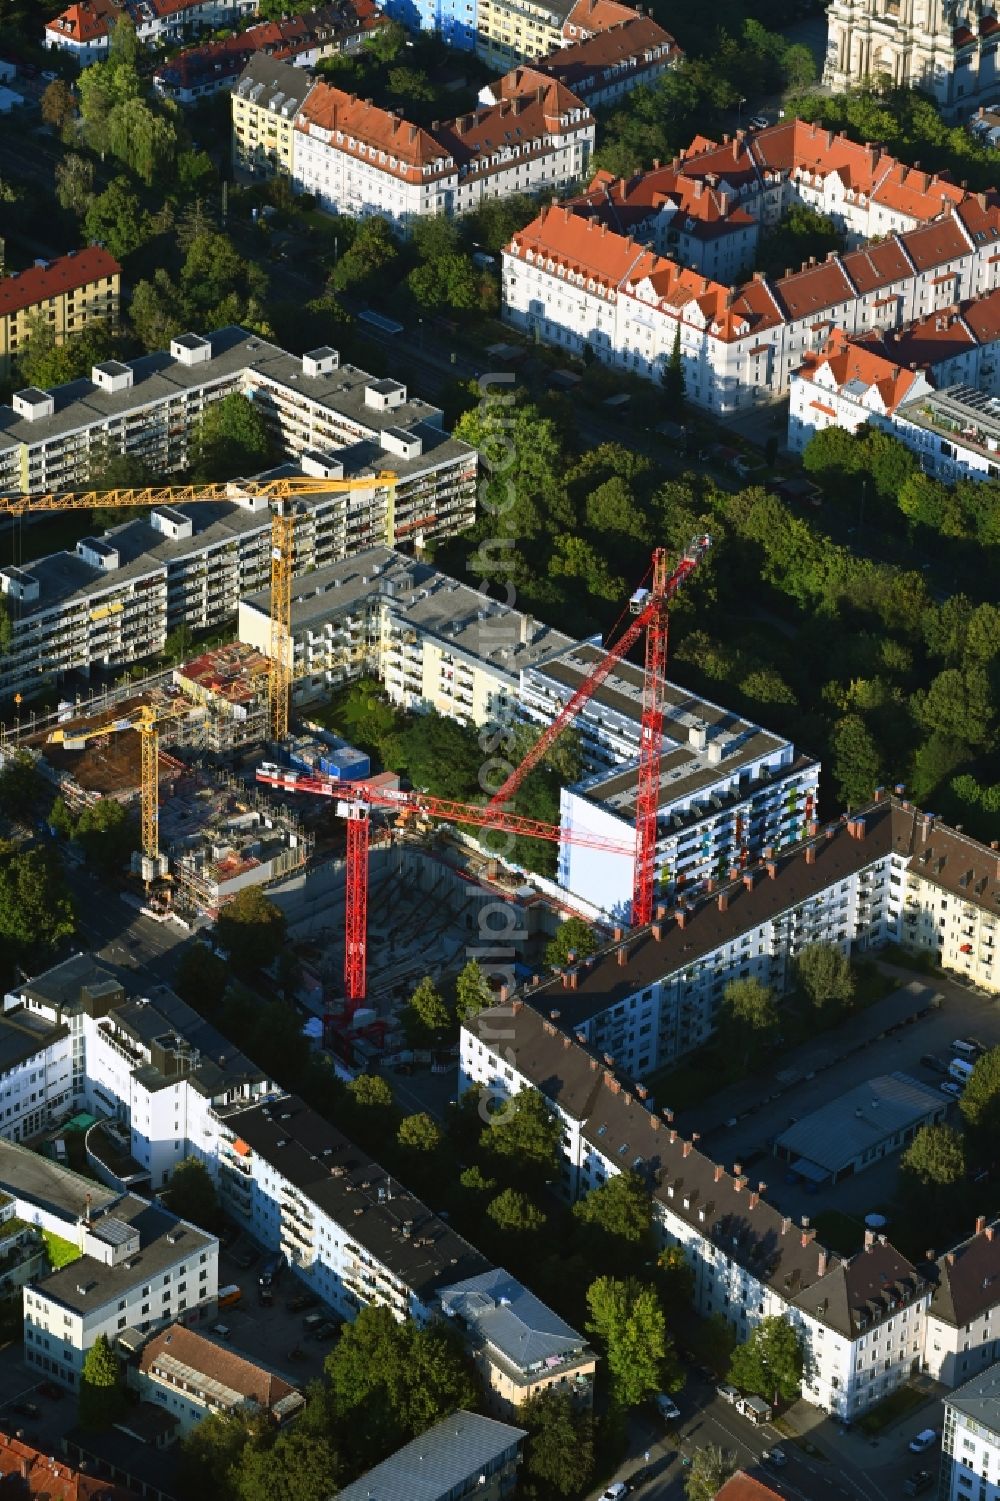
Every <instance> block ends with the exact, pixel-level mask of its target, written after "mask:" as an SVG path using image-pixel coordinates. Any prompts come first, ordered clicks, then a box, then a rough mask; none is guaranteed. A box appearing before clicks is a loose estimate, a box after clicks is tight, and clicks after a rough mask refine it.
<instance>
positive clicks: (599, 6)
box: [563, 0, 637, 37]
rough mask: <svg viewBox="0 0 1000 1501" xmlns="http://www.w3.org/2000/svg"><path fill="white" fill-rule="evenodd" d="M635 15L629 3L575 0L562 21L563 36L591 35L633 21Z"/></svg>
mask: <svg viewBox="0 0 1000 1501" xmlns="http://www.w3.org/2000/svg"><path fill="white" fill-rule="evenodd" d="M636 15H637V12H636V11H634V10H633V9H632V7H631V6H630V5H620V4H619V3H618V0H576V4H575V5H574V6H573V9H572V10H571V11H570V13H569V15H568V16H567V17H566V19H565V21H564V22H563V36H564V37H582V36H593V35H594V34H595V33H596V32H598V31H610V29H611V27H612V26H621V25H623V24H624V23H625V22H627V21H634V20H635V19H636Z"/></svg>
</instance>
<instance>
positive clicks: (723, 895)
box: [715, 891, 729, 912]
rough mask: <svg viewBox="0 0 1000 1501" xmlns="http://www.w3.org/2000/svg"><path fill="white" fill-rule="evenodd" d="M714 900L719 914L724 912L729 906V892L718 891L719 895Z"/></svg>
mask: <svg viewBox="0 0 1000 1501" xmlns="http://www.w3.org/2000/svg"><path fill="white" fill-rule="evenodd" d="M715 900H716V904H717V906H718V908H719V911H720V912H725V910H726V908H727V907H728V906H729V892H728V891H720V892H719V895H718V896H717V897H716V899H715Z"/></svg>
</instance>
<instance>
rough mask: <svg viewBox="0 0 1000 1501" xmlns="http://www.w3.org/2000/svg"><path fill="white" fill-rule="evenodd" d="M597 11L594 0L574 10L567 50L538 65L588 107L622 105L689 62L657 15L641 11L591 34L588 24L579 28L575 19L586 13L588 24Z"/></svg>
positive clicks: (565, 30) (561, 49)
mask: <svg viewBox="0 0 1000 1501" xmlns="http://www.w3.org/2000/svg"><path fill="white" fill-rule="evenodd" d="M596 9H597V5H594V6H592V5H591V4H590V0H583V3H582V4H581V5H577V6H576V7H574V10H573V11H572V12H571V13H570V16H569V18H568V20H567V22H566V24H565V26H564V27H563V36H564V40H563V44H562V46H561V47H557V48H556V50H555V51H554V52H550V53H549V54H548V56H547V57H540V58H538V59H537V60H536V61H535V64H534V66H535V67H536V68H537V69H538V71H539V72H540V73H547V74H548V75H549V76H550V77H551V78H556V79H558V81H559V82H560V83H561V84H564V85H565V87H566V88H568V89H571V90H572V92H573V93H574V94H575V95H576V97H577V98H578V99H582V100H583V101H584V102H585V103H586V104H589V105H592V106H596V105H602V104H617V103H619V102H620V101H621V100H622V99H624V98H625V96H626V94H630V93H631V92H632V90H633V89H637V88H640V87H643V88H646V87H649V85H651V84H653V83H655V82H656V80H657V79H658V78H660V77H662V75H663V74H664V73H666V71H667V69H668V68H673V67H676V65H677V63H678V62H679V61H680V59H681V58H682V57H683V55H684V54H683V52H682V51H681V49H680V47H678V45H677V43H676V42H675V41H674V38H673V37H672V36H671V35H670V33H669V32H668V31H664V29H663V27H662V26H660V25H659V24H658V23H657V22H656V21H654V20H653V18H652V16H643V15H639V14H638V13H636V12H630V13H629V14H628V15H627V16H626V18H624V19H622V20H620V21H617V22H615V24H613V25H611V26H609V27H607V28H606V29H603V30H598V31H594V32H591V33H590V34H589V35H588V34H587V33H586V27H585V25H584V24H581V25H580V26H577V25H576V23H575V22H574V20H573V17H574V16H576V15H578V13H582V14H581V21H583V20H584V19H585V16H586V13H588V12H591V11H594V10H596ZM621 9H625V7H621ZM570 30H573V31H574V32H576V34H577V36H578V37H579V39H578V40H575V41H574V40H566V36H567V33H568V32H569V31H570Z"/></svg>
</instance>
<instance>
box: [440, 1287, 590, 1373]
mask: <svg viewBox="0 0 1000 1501" xmlns="http://www.w3.org/2000/svg"><path fill="white" fill-rule="evenodd" d="M440 1297H441V1307H442V1310H443V1311H444V1313H445V1314H446V1315H447V1316H448V1317H449V1318H457V1319H460V1320H461V1321H462V1322H463V1323H464V1324H465V1325H466V1326H467V1328H469V1329H470V1330H471V1331H472V1332H473V1333H474V1334H476V1335H477V1336H479V1337H480V1338H481V1339H482V1340H484V1341H485V1342H486V1343H487V1344H489V1345H492V1346H493V1347H494V1348H495V1349H497V1350H498V1351H499V1352H500V1354H501V1355H503V1356H504V1357H505V1359H507V1360H508V1361H510V1362H511V1364H513V1365H514V1366H516V1367H517V1368H518V1369H520V1370H527V1369H528V1368H529V1367H531V1366H535V1365H537V1364H540V1363H542V1362H545V1361H549V1362H558V1361H560V1360H562V1359H563V1358H564V1357H565V1356H566V1355H567V1354H573V1353H575V1352H577V1351H581V1350H583V1348H584V1346H585V1344H586V1341H585V1339H584V1337H583V1335H582V1334H577V1332H576V1330H575V1329H572V1328H571V1327H570V1326H569V1324H567V1323H565V1322H564V1320H562V1319H561V1318H560V1317H559V1315H558V1314H556V1313H553V1311H552V1309H551V1308H549V1307H548V1306H547V1305H546V1304H545V1303H543V1302H542V1301H541V1299H540V1298H536V1297H535V1295H534V1293H533V1292H531V1291H530V1290H529V1289H528V1288H527V1287H525V1285H524V1283H523V1282H519V1281H518V1280H517V1278H516V1277H512V1276H511V1275H510V1273H509V1272H505V1271H504V1270H503V1268H502V1267H493V1268H491V1270H490V1271H488V1272H482V1273H481V1274H480V1275H479V1276H478V1277H468V1278H466V1280H465V1281H464V1282H456V1283H454V1284H453V1285H452V1286H451V1287H443V1288H442V1289H441V1294H440Z"/></svg>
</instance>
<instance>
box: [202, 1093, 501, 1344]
mask: <svg viewBox="0 0 1000 1501" xmlns="http://www.w3.org/2000/svg"><path fill="white" fill-rule="evenodd" d="M217 1130H218V1147H217V1153H216V1157H215V1164H214V1167H215V1170H216V1171H217V1175H218V1189H219V1194H220V1197H221V1200H222V1202H223V1204H224V1205H225V1207H226V1209H227V1211H228V1212H229V1213H230V1214H232V1215H233V1216H234V1218H236V1219H237V1220H238V1221H239V1223H240V1224H242V1225H244V1226H245V1227H246V1228H247V1229H248V1230H249V1231H250V1232H251V1234H252V1235H253V1236H254V1238H255V1239H256V1240H257V1241H259V1242H260V1244H262V1245H264V1246H266V1247H267V1248H268V1249H269V1250H272V1251H276V1252H281V1253H282V1254H283V1255H284V1256H285V1257H286V1259H287V1261H288V1264H289V1265H290V1266H291V1267H292V1268H293V1269H294V1271H295V1272H296V1273H297V1274H298V1276H299V1277H301V1278H302V1279H303V1281H304V1282H305V1283H306V1285H307V1286H308V1287H309V1288H311V1289H312V1290H313V1291H314V1292H316V1293H317V1294H318V1295H319V1297H321V1298H322V1300H323V1302H324V1303H325V1304H327V1305H328V1306H329V1307H331V1308H333V1309H335V1310H336V1311H337V1313H338V1314H340V1315H341V1316H342V1317H343V1318H345V1319H353V1318H354V1317H355V1316H356V1315H357V1313H358V1311H359V1310H360V1309H361V1308H365V1307H368V1306H372V1305H375V1306H379V1307H385V1308H388V1309H390V1310H391V1312H392V1313H393V1315H394V1317H396V1318H397V1319H400V1320H402V1319H405V1318H413V1319H416V1320H417V1321H418V1322H420V1323H426V1322H428V1321H429V1320H430V1319H431V1318H432V1317H434V1316H435V1315H436V1313H437V1311H438V1299H439V1295H440V1292H441V1289H442V1288H444V1287H447V1286H450V1285H452V1284H453V1283H455V1282H456V1281H463V1280H464V1279H465V1278H467V1277H473V1276H477V1275H479V1274H481V1273H483V1272H487V1271H489V1269H490V1268H489V1263H488V1262H487V1261H486V1259H485V1258H484V1257H483V1256H481V1255H480V1254H479V1252H478V1251H476V1250H475V1249H474V1248H473V1247H472V1246H470V1245H469V1244H468V1242H467V1241H464V1240H463V1239H462V1238H461V1236H459V1235H457V1234H456V1233H455V1231H454V1230H452V1229H451V1228H450V1227H449V1226H448V1225H447V1224H446V1223H445V1222H444V1221H443V1220H441V1219H439V1218H438V1217H437V1215H435V1214H432V1213H431V1211H430V1210H429V1209H427V1208H426V1206H425V1205H424V1204H422V1203H420V1201H419V1200H418V1199H415V1198H414V1197H413V1195H412V1194H411V1193H410V1192H409V1191H408V1190H407V1189H406V1188H404V1187H403V1185H402V1184H401V1183H398V1182H397V1181H396V1180H395V1179H394V1178H392V1177H391V1176H390V1174H388V1173H387V1172H386V1171H385V1170H384V1169H383V1168H381V1167H379V1166H378V1164H377V1163H375V1162H373V1161H372V1160H371V1158H370V1157H368V1156H367V1155H366V1154H365V1153H364V1152H363V1151H361V1149H360V1148H359V1147H356V1146H355V1145H354V1143H353V1142H350V1141H348V1140H347V1138H346V1137H345V1136H343V1135H342V1134H341V1132H340V1131H338V1130H337V1129H336V1127H335V1126H331V1125H329V1124H328V1123H327V1122H326V1121H325V1120H323V1119H322V1117H321V1116H319V1115H317V1114H316V1113H315V1111H313V1110H310V1109H309V1108H308V1107H307V1106H306V1105H304V1104H303V1103H302V1101H301V1100H299V1099H297V1098H296V1097H294V1096H282V1097H281V1098H280V1099H275V1100H272V1101H269V1102H267V1103H265V1104H261V1105H256V1106H252V1107H250V1108H247V1109H237V1110H233V1111H227V1112H225V1114H220V1115H219V1119H218V1127H217Z"/></svg>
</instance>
